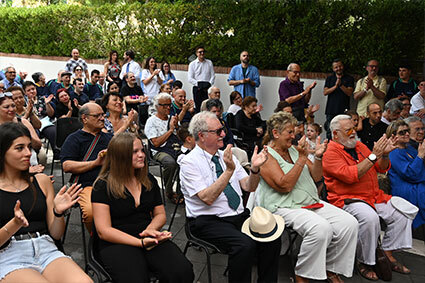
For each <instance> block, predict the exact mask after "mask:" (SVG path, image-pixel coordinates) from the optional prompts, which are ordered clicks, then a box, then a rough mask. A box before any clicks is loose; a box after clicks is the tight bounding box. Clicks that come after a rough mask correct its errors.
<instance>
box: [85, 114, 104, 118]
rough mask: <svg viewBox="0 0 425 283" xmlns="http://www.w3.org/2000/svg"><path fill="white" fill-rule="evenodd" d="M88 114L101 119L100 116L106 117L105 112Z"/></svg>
mask: <svg viewBox="0 0 425 283" xmlns="http://www.w3.org/2000/svg"><path fill="white" fill-rule="evenodd" d="M86 115H88V116H92V117H94V118H96V119H99V118H101V117H105V113H99V114H86Z"/></svg>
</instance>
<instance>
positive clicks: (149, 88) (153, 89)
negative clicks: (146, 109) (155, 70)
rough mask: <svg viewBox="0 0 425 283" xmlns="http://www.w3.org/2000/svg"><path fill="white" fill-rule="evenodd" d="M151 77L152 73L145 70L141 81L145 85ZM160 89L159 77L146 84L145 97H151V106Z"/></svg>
mask: <svg viewBox="0 0 425 283" xmlns="http://www.w3.org/2000/svg"><path fill="white" fill-rule="evenodd" d="M150 76H151V72H150V71H149V70H148V69H143V70H142V77H141V79H140V80H141V81H142V83H143V81H144V80H146V79H147V78H149V77H150ZM160 87H161V86H160V85H159V84H158V77H157V76H154V77H153V78H152V80H151V81H150V82H149V83H148V84H145V95H146V96H148V97H149V104H150V103H151V101H152V99H153V98H154V97H155V96H156V95H157V94H158V93H159V88H160Z"/></svg>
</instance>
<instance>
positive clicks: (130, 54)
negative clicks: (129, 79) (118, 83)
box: [120, 50, 142, 86]
mask: <svg viewBox="0 0 425 283" xmlns="http://www.w3.org/2000/svg"><path fill="white" fill-rule="evenodd" d="M135 56H136V54H134V51H133V50H127V51H126V52H124V57H123V58H124V63H125V64H124V65H123V66H122V68H121V73H120V79H121V80H122V81H123V85H125V84H126V82H125V80H124V76H125V74H127V73H133V74H134V76H135V77H136V79H137V80H138V81H137V84H138V85H139V86H140V72H141V71H142V69H141V68H140V65H139V63H137V62H136V61H134V57H135Z"/></svg>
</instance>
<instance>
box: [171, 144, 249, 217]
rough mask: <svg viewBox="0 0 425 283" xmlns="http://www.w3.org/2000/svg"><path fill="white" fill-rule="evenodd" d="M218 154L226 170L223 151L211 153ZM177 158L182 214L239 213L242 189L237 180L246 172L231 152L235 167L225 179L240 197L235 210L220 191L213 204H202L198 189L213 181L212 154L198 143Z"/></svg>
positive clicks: (214, 177) (219, 215) (207, 185)
mask: <svg viewBox="0 0 425 283" xmlns="http://www.w3.org/2000/svg"><path fill="white" fill-rule="evenodd" d="M215 155H216V156H218V157H219V162H220V165H221V167H222V168H223V171H225V170H226V164H225V163H224V160H223V151H221V150H219V151H217V153H216V154H215ZM179 162H180V164H179V165H180V180H181V185H182V187H181V189H182V192H183V194H184V198H185V204H186V215H187V216H188V217H195V218H196V217H198V216H201V215H216V216H218V217H227V216H234V215H238V214H241V213H242V212H243V211H244V207H243V201H242V190H241V187H240V184H239V182H240V181H241V180H242V179H243V178H245V177H247V176H248V174H247V173H246V171H245V169H243V168H242V166H241V165H240V163H239V161H238V160H237V159H236V157H235V156H233V162H234V163H235V170H234V171H233V175H232V177H231V178H230V181H229V183H230V184H231V186H232V187H233V189H234V190H235V191H236V193H237V194H238V195H239V197H240V198H241V202H240V204H239V207H238V208H237V210H233V209H232V208H230V206H229V203H228V200H227V197H226V196H225V194H224V192H221V194H220V195H219V196H218V197H217V199H216V200H215V201H214V203H213V204H211V205H207V204H205V203H204V202H203V201H202V200H201V199H200V198H199V197H198V195H197V194H198V193H199V192H200V191H202V190H204V189H206V188H208V187H209V186H211V185H212V184H213V183H214V182H216V181H217V173H216V171H215V164H214V162H213V161H212V155H211V154H209V153H208V152H207V151H205V150H203V149H202V148H200V147H199V146H198V145H197V146H196V147H195V148H194V149H193V150H192V151H191V152H189V153H188V154H187V155H186V156H184V158H182V159H179Z"/></svg>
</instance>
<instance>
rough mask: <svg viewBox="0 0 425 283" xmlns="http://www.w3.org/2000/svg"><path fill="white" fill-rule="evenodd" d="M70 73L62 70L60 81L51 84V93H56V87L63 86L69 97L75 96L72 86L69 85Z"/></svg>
mask: <svg viewBox="0 0 425 283" xmlns="http://www.w3.org/2000/svg"><path fill="white" fill-rule="evenodd" d="M71 75H72V74H71V73H70V72H62V73H61V83H55V84H52V85H51V89H50V90H51V91H52V94H54V95H56V92H57V91H58V89H61V88H64V89H66V90H68V92H69V96H70V98H71V99H74V98H77V97H76V96H75V93H74V87H73V86H72V85H71Z"/></svg>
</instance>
